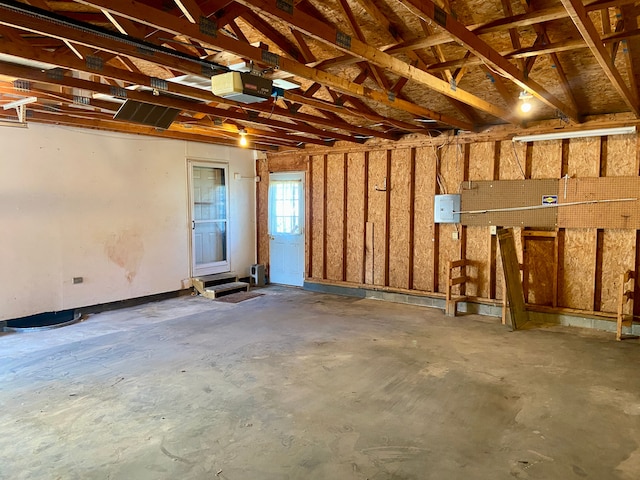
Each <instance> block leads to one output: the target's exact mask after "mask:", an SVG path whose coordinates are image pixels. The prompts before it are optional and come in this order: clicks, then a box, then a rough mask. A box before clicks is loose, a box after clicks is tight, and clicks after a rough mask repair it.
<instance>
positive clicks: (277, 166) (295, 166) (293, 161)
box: [269, 155, 309, 172]
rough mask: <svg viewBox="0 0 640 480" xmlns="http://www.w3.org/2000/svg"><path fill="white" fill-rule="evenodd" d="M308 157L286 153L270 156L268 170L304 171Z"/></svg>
mask: <svg viewBox="0 0 640 480" xmlns="http://www.w3.org/2000/svg"><path fill="white" fill-rule="evenodd" d="M308 164H309V159H308V157H307V156H306V155H287V156H277V157H271V158H270V159H269V171H270V172H304V171H306V170H307V166H308Z"/></svg>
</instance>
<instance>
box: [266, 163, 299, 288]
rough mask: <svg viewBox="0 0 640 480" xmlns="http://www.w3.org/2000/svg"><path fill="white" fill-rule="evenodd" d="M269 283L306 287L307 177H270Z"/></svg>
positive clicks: (293, 174) (273, 174) (289, 175)
mask: <svg viewBox="0 0 640 480" xmlns="http://www.w3.org/2000/svg"><path fill="white" fill-rule="evenodd" d="M269 239H270V240H269V281H270V282H272V283H280V284H284V285H295V286H302V284H303V283H304V173H303V172H295V173H272V174H270V175H269Z"/></svg>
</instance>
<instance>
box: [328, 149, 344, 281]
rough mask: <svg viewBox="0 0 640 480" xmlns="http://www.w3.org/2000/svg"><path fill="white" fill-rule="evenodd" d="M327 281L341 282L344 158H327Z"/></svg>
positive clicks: (337, 155) (339, 156)
mask: <svg viewBox="0 0 640 480" xmlns="http://www.w3.org/2000/svg"><path fill="white" fill-rule="evenodd" d="M326 182H327V279H328V280H338V281H341V280H342V257H343V255H342V253H343V251H342V246H343V238H344V235H343V222H344V219H345V212H344V156H343V155H342V154H334V155H328V156H327V178H326Z"/></svg>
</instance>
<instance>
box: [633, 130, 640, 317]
mask: <svg viewBox="0 0 640 480" xmlns="http://www.w3.org/2000/svg"><path fill="white" fill-rule="evenodd" d="M639 138H640V137H639ZM635 253H636V260H635V262H634V267H633V270H634V271H635V272H636V275H637V274H638V272H640V230H636V252H635ZM633 296H634V298H640V282H638V281H637V277H636V281H634V282H633ZM633 315H634V316H640V302H633Z"/></svg>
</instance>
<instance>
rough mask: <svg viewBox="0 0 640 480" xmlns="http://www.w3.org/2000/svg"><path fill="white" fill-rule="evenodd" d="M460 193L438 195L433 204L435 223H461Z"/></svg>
mask: <svg viewBox="0 0 640 480" xmlns="http://www.w3.org/2000/svg"><path fill="white" fill-rule="evenodd" d="M454 212H460V195H436V196H435V197H434V205H433V221H434V223H460V213H454Z"/></svg>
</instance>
